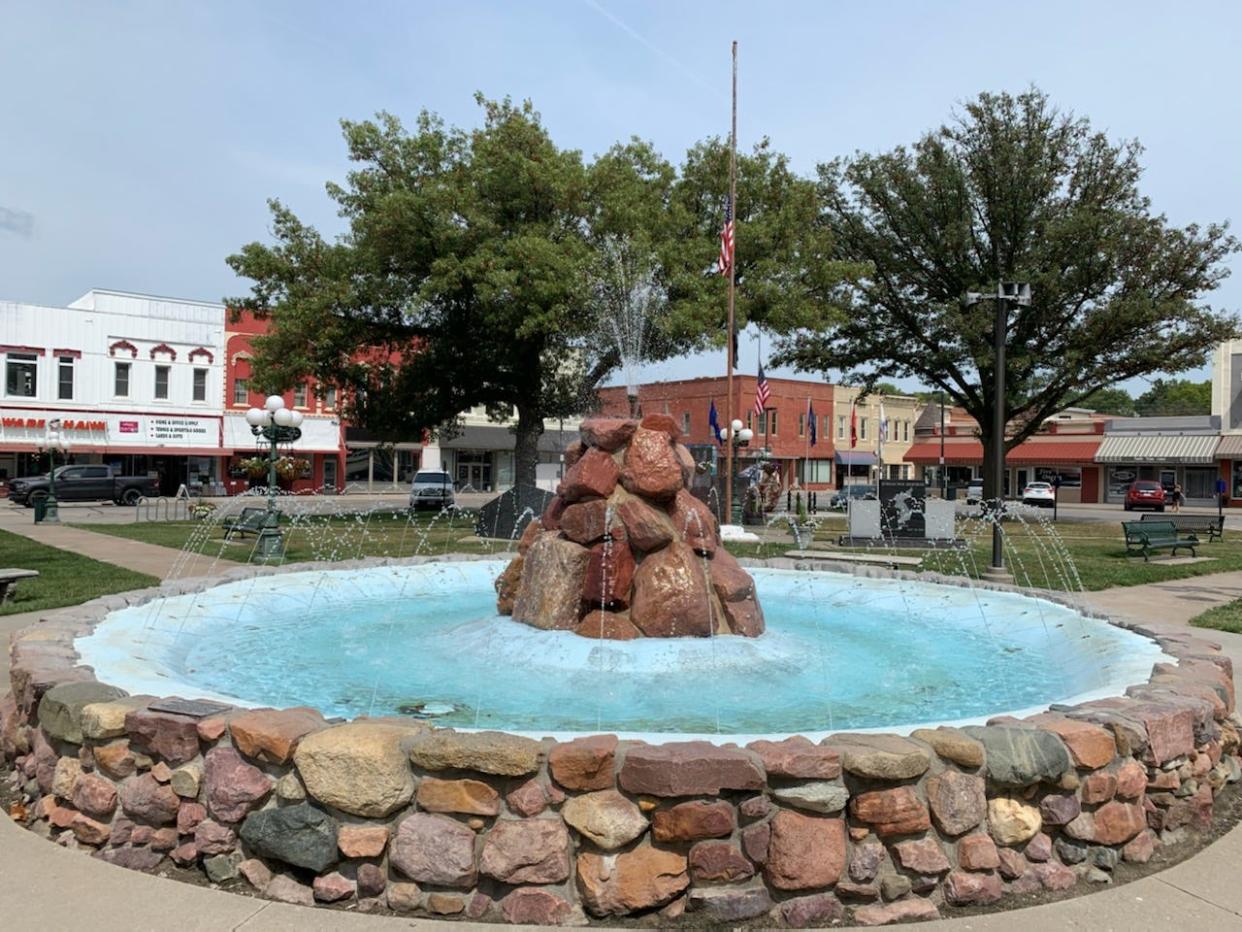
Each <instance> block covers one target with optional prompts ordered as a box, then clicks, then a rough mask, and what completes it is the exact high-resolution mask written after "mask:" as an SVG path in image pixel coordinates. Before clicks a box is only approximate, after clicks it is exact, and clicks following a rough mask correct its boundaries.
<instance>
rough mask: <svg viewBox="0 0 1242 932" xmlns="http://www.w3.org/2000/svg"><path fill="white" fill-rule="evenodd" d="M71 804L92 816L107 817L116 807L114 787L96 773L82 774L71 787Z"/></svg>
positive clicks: (97, 817)
mask: <svg viewBox="0 0 1242 932" xmlns="http://www.w3.org/2000/svg"><path fill="white" fill-rule="evenodd" d="M73 805H74V806H75V807H76V808H78V809H80V810H81V811H82V812H85V813H86V814H87V815H88V816H91V817H92V818H95V819H107V818H108V817H110V816H111V815H112V813H113V811H114V810H115V809H116V787H115V786H113V785H112V783H111V781H109V780H105V779H104V778H103V777H100V776H98V775H96V774H93V773H86V774H83V775H82V776H81V777H79V778H78V782H77V783H76V784H74V787H73Z"/></svg>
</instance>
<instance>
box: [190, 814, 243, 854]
mask: <svg viewBox="0 0 1242 932" xmlns="http://www.w3.org/2000/svg"><path fill="white" fill-rule="evenodd" d="M194 845H195V847H196V848H197V849H198V853H199V854H228V853H229V852H230V851H232V850H233V849H234V848H236V847H237V833H236V832H234V831H233V830H232V829H231V828H229V827H228V826H227V825H221V824H220V823H219V822H214V821H212V820H211V819H204V820H203V821H202V822H200V823H198V825H197V826H195V828H194Z"/></svg>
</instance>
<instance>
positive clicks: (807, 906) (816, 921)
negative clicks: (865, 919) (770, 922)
mask: <svg viewBox="0 0 1242 932" xmlns="http://www.w3.org/2000/svg"><path fill="white" fill-rule="evenodd" d="M780 911H781V919H783V920H784V921H785V925H787V926H789V927H790V928H792V929H805V928H808V927H810V926H828V925H836V924H837V923H839V922H840V921H841V920H842V919H844V918H845V907H844V906H842V905H841V901H840V900H838V899H837V898H836V897H835V896H833V895H832V894H831V893H817V894H815V895H813V896H799V897H794V898H793V899H791V900H785V901H784V902H783V903H781V907H780Z"/></svg>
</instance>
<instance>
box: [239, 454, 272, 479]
mask: <svg viewBox="0 0 1242 932" xmlns="http://www.w3.org/2000/svg"><path fill="white" fill-rule="evenodd" d="M237 466H238V468H239V469H241V471H242V472H244V473H245V474H246V475H247V476H248V477H249V478H251V479H262V478H263V477H264V476H266V475H267V459H266V458H265V457H261V456H252V457H250V458H248V459H244V460H242V461H241V462H239V463H238V464H237Z"/></svg>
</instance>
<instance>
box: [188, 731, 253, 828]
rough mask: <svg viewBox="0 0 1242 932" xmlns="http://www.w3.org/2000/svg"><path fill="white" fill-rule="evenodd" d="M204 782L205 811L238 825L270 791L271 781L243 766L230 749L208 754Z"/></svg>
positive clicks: (204, 767) (212, 751)
mask: <svg viewBox="0 0 1242 932" xmlns="http://www.w3.org/2000/svg"><path fill="white" fill-rule="evenodd" d="M203 780H204V783H205V785H206V788H207V811H208V812H210V813H211V814H212V815H213V816H215V817H216V818H217V819H220V820H221V821H222V822H240V821H241V820H242V819H244V818H245V817H246V814H247V813H249V812H250V811H251V810H252V809H254V808H255V807H256V806H257V805H258V804H259V803H260V802H261V801H262V800H263V799H264V798H265V797H266V796H267V794H268V793H270V792H271V791H272V781H271V780H270V779H269V778H268V777H267V776H266V775H265V774H264V773H263V771H261V770H259V768H258V767H255V766H253V765H252V764H248V763H246V762H245V761H244V760H242V758H241V755H240V754H238V753H237V751H235V750H234V749H233V748H230V747H217V748H212V749H211V750H210V751H208V752H207V755H206V757H205V758H204V759H203ZM170 792H171V790H170Z"/></svg>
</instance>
